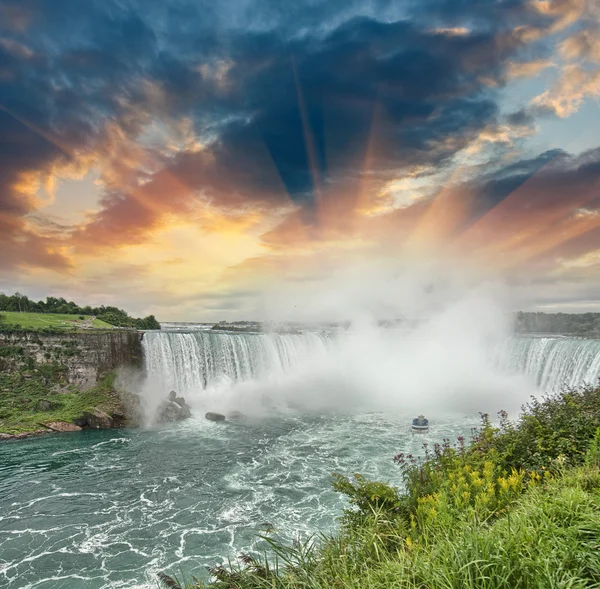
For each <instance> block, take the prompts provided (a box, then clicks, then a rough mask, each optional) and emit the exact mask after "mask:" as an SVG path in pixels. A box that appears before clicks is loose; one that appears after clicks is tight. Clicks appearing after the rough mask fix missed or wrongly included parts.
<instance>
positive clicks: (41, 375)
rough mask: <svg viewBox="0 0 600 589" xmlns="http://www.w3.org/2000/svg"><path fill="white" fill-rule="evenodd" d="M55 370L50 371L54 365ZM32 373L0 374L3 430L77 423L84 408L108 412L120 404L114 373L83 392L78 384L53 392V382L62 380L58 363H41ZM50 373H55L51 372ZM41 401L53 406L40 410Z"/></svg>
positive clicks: (0, 430)
mask: <svg viewBox="0 0 600 589" xmlns="http://www.w3.org/2000/svg"><path fill="white" fill-rule="evenodd" d="M52 367H53V368H54V370H51V368H52ZM42 368H45V370H41V369H40V368H39V367H38V368H36V369H34V370H32V371H31V372H21V373H0V433H6V434H20V433H26V432H32V431H36V430H39V429H40V428H42V425H41V424H43V423H46V422H50V421H66V422H69V423H74V422H75V421H76V420H77V419H78V418H80V417H81V416H82V414H83V413H84V412H85V411H90V410H92V409H94V408H95V407H99V408H101V409H102V410H103V411H106V412H107V413H111V412H112V410H114V409H116V408H117V407H118V406H119V403H118V399H117V397H116V394H115V393H114V389H113V382H114V375H113V374H109V375H107V376H106V377H105V378H104V379H102V380H101V381H100V382H99V383H98V384H97V385H96V386H95V387H94V388H92V389H90V390H89V391H86V392H82V391H79V390H77V389H76V388H75V387H69V388H67V389H66V390H67V392H62V393H57V392H52V384H51V383H53V384H57V383H60V380H61V377H60V373H61V367H60V366H59V365H54V366H53V365H42ZM51 372H54V374H52V375H50V373H51ZM42 401H46V402H49V403H50V404H51V406H52V407H51V409H49V410H45V411H42V410H40V403H41V402H42Z"/></svg>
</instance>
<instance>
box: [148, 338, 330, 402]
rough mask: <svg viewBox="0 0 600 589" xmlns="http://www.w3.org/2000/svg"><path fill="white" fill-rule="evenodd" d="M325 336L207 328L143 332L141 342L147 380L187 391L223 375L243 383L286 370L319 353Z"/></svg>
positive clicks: (326, 339)
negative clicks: (219, 331) (206, 329)
mask: <svg viewBox="0 0 600 589" xmlns="http://www.w3.org/2000/svg"><path fill="white" fill-rule="evenodd" d="M330 341H331V336H328V335H326V334H317V333H307V334H263V333H261V334H250V333H242V334H239V333H236V334H228V333H211V332H207V331H193V332H190V333H180V332H159V331H157V332H147V333H145V334H144V338H143V340H142V345H143V348H144V356H145V362H146V370H147V373H148V376H149V378H150V379H152V380H154V381H156V382H158V383H160V384H161V386H162V388H163V389H173V390H175V391H177V392H178V393H183V394H188V393H193V392H197V391H198V390H201V389H205V388H207V387H208V386H210V385H211V384H215V383H217V382H218V381H220V380H222V379H223V378H227V379H230V380H232V381H244V380H249V379H251V378H260V377H262V376H266V375H268V374H272V373H276V372H285V371H287V370H289V369H290V368H291V367H292V366H294V365H296V364H299V363H300V362H302V361H303V360H306V359H308V358H310V357H313V356H315V355H319V354H324V353H325V351H326V349H327V347H328V344H329V342H330Z"/></svg>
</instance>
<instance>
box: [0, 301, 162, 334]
mask: <svg viewBox="0 0 600 589" xmlns="http://www.w3.org/2000/svg"><path fill="white" fill-rule="evenodd" d="M0 311H17V312H23V313H59V314H61V315H93V316H95V317H96V318H97V319H100V320H102V321H104V322H105V323H109V324H110V325H114V326H115V327H131V328H135V329H160V323H159V322H158V321H157V320H156V318H155V317H154V315H148V317H143V318H135V317H130V316H129V315H128V314H127V312H126V311H124V310H123V309H119V308H117V307H111V306H104V305H101V306H100V307H92V306H90V305H86V306H85V307H80V306H79V305H78V304H77V303H74V302H73V301H67V300H66V299H64V298H63V297H58V298H57V297H46V300H45V301H34V300H32V299H30V298H29V297H27V296H25V295H22V294H21V293H18V292H16V293H15V294H13V295H6V294H4V293H0Z"/></svg>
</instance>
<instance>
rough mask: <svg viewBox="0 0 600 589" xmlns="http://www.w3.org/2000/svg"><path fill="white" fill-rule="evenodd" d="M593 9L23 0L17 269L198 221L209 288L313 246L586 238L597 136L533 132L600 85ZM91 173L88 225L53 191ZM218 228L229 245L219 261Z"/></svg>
mask: <svg viewBox="0 0 600 589" xmlns="http://www.w3.org/2000/svg"><path fill="white" fill-rule="evenodd" d="M597 25H598V20H597V14H596V13H595V12H594V11H593V10H592V9H591V8H590V7H589V6H588V3H586V2H585V1H584V0H548V1H543V2H531V1H530V0H502V1H498V2H490V1H487V0H423V1H421V2H415V1H412V0H406V2H397V1H392V0H346V1H343V2H342V1H341V0H332V1H329V2H326V1H321V0H303V1H301V2H297V3H294V4H293V5H290V6H284V5H283V4H282V3H280V2H276V1H275V0H267V1H264V0H260V1H259V0H228V1H225V2H220V3H215V2H208V1H192V0H167V1H165V2H155V1H154V0H152V1H150V2H141V0H121V1H117V0H106V1H103V2H100V0H90V1H89V2H80V1H79V0H53V2H51V3H48V2H44V1H43V0H19V1H16V0H4V2H2V4H1V5H0V247H1V248H2V251H3V256H2V261H1V262H0V270H2V271H4V272H6V273H8V272H10V273H11V275H15V276H25V275H26V274H27V272H30V273H31V272H35V271H37V270H38V269H40V268H44V269H45V270H46V271H52V272H60V273H63V275H66V274H68V275H69V276H71V277H72V278H73V279H75V278H76V277H77V276H78V275H80V273H81V272H83V270H82V267H83V265H86V267H88V264H89V263H90V260H91V259H93V258H94V256H95V255H96V256H105V255H106V252H110V251H115V252H117V251H118V252H119V253H120V255H122V256H124V257H126V258H127V259H128V260H129V263H130V264H131V267H132V268H136V267H144V266H143V263H141V262H139V260H144V263H147V264H153V265H154V267H155V268H156V269H157V272H158V267H159V266H161V264H163V261H164V260H163V258H160V257H159V256H158V254H156V248H155V246H156V244H157V243H163V242H162V241H161V240H166V239H167V238H166V237H165V236H167V235H170V236H171V237H170V238H169V239H175V238H173V237H172V235H175V234H177V235H184V234H185V235H186V238H185V239H186V243H194V244H197V247H198V251H200V250H202V252H201V255H202V256H204V258H203V259H205V260H206V262H205V264H204V266H205V271H200V270H198V271H197V272H199V276H200V275H201V276H202V278H198V279H195V278H193V277H191V276H190V277H188V278H187V280H189V281H190V282H189V284H190V285H191V284H192V282H193V289H196V292H195V294H194V296H197V295H198V294H199V290H200V289H208V288H209V286H210V285H209V282H210V280H212V281H213V283H212V287H211V288H213V289H214V292H215V293H220V295H223V296H225V295H226V294H227V292H233V291H227V288H229V287H230V286H231V288H233V286H232V285H234V284H235V283H236V280H237V279H234V278H233V276H234V275H236V274H237V276H238V277H239V280H238V282H241V281H242V276H243V277H244V278H243V280H247V279H248V277H249V276H250V282H252V283H253V284H252V288H251V289H249V290H248V289H246V290H244V288H243V287H239V288H238V287H237V286H236V287H235V288H238V291H239V292H244V293H246V294H244V296H243V297H242V298H240V299H239V300H242V299H243V300H247V299H249V298H251V295H250V294H248V293H255V292H256V282H257V281H258V280H259V278H258V277H259V276H261V277H262V276H264V273H265V272H266V273H270V274H271V275H272V276H273V275H277V274H278V273H279V274H281V273H285V274H286V275H287V276H289V277H290V280H302V276H306V275H310V276H316V275H318V274H319V272H320V271H321V270H314V264H313V263H312V262H310V261H309V259H310V258H311V256H318V257H320V258H321V261H322V262H323V267H327V268H329V269H331V268H332V267H334V266H335V264H336V260H337V261H340V260H342V259H343V260H348V259H351V258H357V257H361V256H364V257H368V256H373V257H377V256H380V255H382V252H383V251H386V250H389V249H392V250H395V249H397V248H406V247H415V246H416V244H419V247H421V246H422V245H423V243H429V244H430V245H436V247H437V246H439V245H441V244H442V243H444V242H448V243H449V242H451V241H452V242H454V241H456V242H459V241H460V240H462V242H464V244H467V245H468V246H469V247H471V248H473V247H475V245H476V242H477V244H478V243H479V242H480V241H482V240H483V237H481V235H483V234H485V235H486V236H487V237H488V241H489V235H490V234H491V233H490V232H492V233H493V235H494V236H495V239H496V241H495V242H494V243H495V245H494V246H493V247H492V246H491V245H489V244H488V248H487V249H489V250H491V251H494V252H497V251H501V250H502V251H504V250H506V252H507V255H508V253H509V250H511V251H512V253H511V254H510V256H508V257H510V258H511V260H513V259H516V258H517V257H518V256H522V258H523V260H533V259H537V258H539V257H540V256H541V255H542V254H545V253H547V252H550V251H554V250H555V249H556V248H559V247H565V248H566V247H567V244H570V243H574V242H575V241H577V240H581V239H582V235H587V234H591V233H593V230H594V227H595V225H594V224H595V223H596V217H595V215H594V211H595V206H596V205H595V202H594V197H593V194H592V193H593V186H595V184H594V182H595V180H593V178H595V176H594V174H595V170H596V168H595V164H594V163H593V162H594V161H595V160H594V158H595V157H596V155H595V153H594V154H592V153H590V154H585V155H581V156H580V157H579V158H578V157H572V156H569V155H568V154H567V153H562V152H558V151H553V152H548V153H545V154H541V155H540V153H539V151H540V150H539V149H538V150H537V151H533V150H532V149H531V147H530V142H531V141H532V138H534V137H535V135H536V132H537V126H538V125H539V124H544V121H545V120H547V119H548V118H549V115H550V116H551V117H558V118H567V117H569V116H572V115H574V114H576V113H577V112H578V111H579V110H580V109H581V108H582V105H584V104H587V101H589V100H590V99H593V98H597V96H598V95H600V91H599V90H598V80H599V78H598V59H599V55H598V46H597V43H596V41H595V39H596V37H597V35H596V33H597ZM550 74H551V75H550ZM547 75H550V77H549V78H548V80H547V81H545V82H544V83H540V80H541V79H542V77H543V76H547ZM530 80H532V81H535V84H536V86H535V88H536V89H535V90H534V91H533V93H531V91H530V95H529V96H527V97H524V98H522V99H520V100H518V101H516V100H511V96H512V95H511V92H512V91H513V90H512V89H513V87H514V85H518V84H521V83H523V82H524V81H527V82H528V81H530ZM515 96H517V94H515ZM507 105H508V106H507ZM528 142H529V143H528ZM582 158H584V159H585V158H587V159H585V161H584V159H582ZM90 176H93V177H94V178H96V180H95V189H94V190H95V193H94V195H93V198H92V197H91V196H89V195H86V198H85V199H83V198H82V202H83V201H85V203H86V205H85V207H84V206H83V205H82V207H81V209H82V210H81V211H80V214H79V216H78V217H77V219H78V221H77V222H76V223H75V222H73V221H71V222H66V221H65V220H64V219H61V218H57V217H53V216H52V215H51V213H49V212H48V213H46V212H45V209H46V208H48V207H50V206H51V205H52V203H53V202H55V201H56V200H57V199H58V200H59V201H60V199H61V198H62V196H61V194H62V193H61V191H62V190H63V188H62V181H63V180H64V179H66V178H70V179H77V178H80V179H83V178H86V177H90ZM565 194H568V195H569V198H564V195H565ZM516 195H519V196H516ZM561 198H562V200H561ZM90 203H91V204H90ZM49 210H50V209H49ZM534 227H535V230H534V229H533V228H534ZM546 230H547V231H546ZM172 232H175V233H172ZM177 232H179V233H177ZM209 234H210V235H212V237H211V238H210V239H209V240H208V241H206V238H205V236H206V235H209ZM551 234H554V235H555V237H554V238H551V237H550V235H551ZM191 235H193V236H194V237H193V238H192V237H190V236H191ZM558 235H561V236H562V237H560V238H559V237H557V236H558ZM219 236H228V237H226V238H225V237H222V238H221V237H219ZM461 236H462V237H461ZM534 238H535V239H537V240H538V244H539V245H538V246H536V247H534V246H533V245H532V241H533V240H534ZM220 240H221V241H220ZM226 240H229V241H228V242H226ZM165 243H166V242H165ZM209 243H210V244H211V245H212V246H214V247H216V245H217V244H219V247H221V248H223V247H224V245H223V244H225V243H230V244H232V245H231V247H230V248H227V247H225V249H226V250H227V255H226V256H224V257H222V258H219V259H220V263H222V264H224V265H223V266H222V267H221V268H220V271H218V270H217V266H216V265H215V264H214V263H213V262H214V260H210V255H211V254H210V253H209V252H206V251H205V250H203V249H202V248H205V247H207V245H208V244H209ZM582 243H583V242H582ZM588 245H589V244H588ZM164 247H165V248H166V249H167V250H168V259H171V260H174V259H181V260H183V262H182V263H183V264H185V265H187V266H186V267H187V268H188V270H189V261H188V258H187V257H186V256H185V255H184V256H179V255H178V254H177V252H176V251H174V250H173V248H171V246H170V245H165V246H164ZM589 247H590V248H592V247H593V251H595V249H597V248H596V247H595V246H591V245H589ZM153 248H154V249H153ZM192 249H193V248H192ZM150 251H152V252H153V253H152V255H150V254H149V252H150ZM244 251H246V253H247V255H246V257H245V258H244V255H243V252H244ZM590 251H592V250H590ZM133 252H134V253H133ZM573 252H574V253H573V255H577V256H579V257H581V256H584V255H585V254H586V252H585V251H580V249H578V248H575V249H574V250H573ZM186 254H187V252H186ZM197 255H198V254H196V256H197ZM557 255H558V254H557ZM135 256H138V258H137V259H138V262H137V263H136V262H135V259H136V258H135ZM592 258H593V256H592ZM592 258H590V259H592ZM165 259H166V258H165ZM578 259H579V258H578ZM582 259H583V260H584V261H583V262H580V265H581V264H584V263H587V262H585V260H586V259H587V258H582ZM178 264H179V263H177V264H175V263H174V264H172V266H173V268H175V267H177V266H178ZM286 264H287V266H286ZM506 264H508V263H506ZM511 264H512V262H511ZM291 265H293V266H294V267H293V268H292V267H291ZM563 266H564V265H563ZM564 267H566V266H564ZM107 271H108V270H106V269H105V270H104V272H107ZM145 271H146V272H148V271H149V270H148V268H146V267H145ZM173 272H174V274H173V275H172V276H176V275H177V276H179V274H177V272H175V271H173ZM194 272H196V270H194ZM163 273H164V270H163ZM253 273H254V274H253ZM134 274H136V272H132V273H131V275H130V278H131V280H133V275H134ZM137 275H138V276H139V273H138V274H137ZM252 276H253V277H254V278H252ZM123 277H125V278H127V273H126V271H125V272H124V273H123ZM209 277H210V278H209ZM144 278H145V279H146V278H147V279H148V280H153V279H154V278H153V275H152V273H150V274H144ZM88 284H89V288H90V289H92V288H93V287H92V284H93V277H89V282H88ZM94 288H95V287H94ZM236 292H237V291H236ZM173 296H175V294H173ZM177 296H178V295H177ZM215 296H216V295H215ZM229 300H238V299H235V298H234V299H229ZM215 304H216V305H217V307H215ZM207 305H208V302H207ZM210 305H212V306H211V307H210V308H214V309H216V308H221V307H218V303H212V302H211V303H210ZM208 308H209V307H208V306H207V309H208ZM222 308H225V307H222Z"/></svg>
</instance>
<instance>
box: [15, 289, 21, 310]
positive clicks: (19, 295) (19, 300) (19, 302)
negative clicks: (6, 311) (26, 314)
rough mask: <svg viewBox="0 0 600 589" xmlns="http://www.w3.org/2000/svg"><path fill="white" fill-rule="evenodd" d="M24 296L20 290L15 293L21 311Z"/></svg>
mask: <svg viewBox="0 0 600 589" xmlns="http://www.w3.org/2000/svg"><path fill="white" fill-rule="evenodd" d="M22 298H23V295H22V294H21V293H20V292H16V293H15V299H16V300H17V306H18V308H19V313H21V312H22V311H21V299H22Z"/></svg>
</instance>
